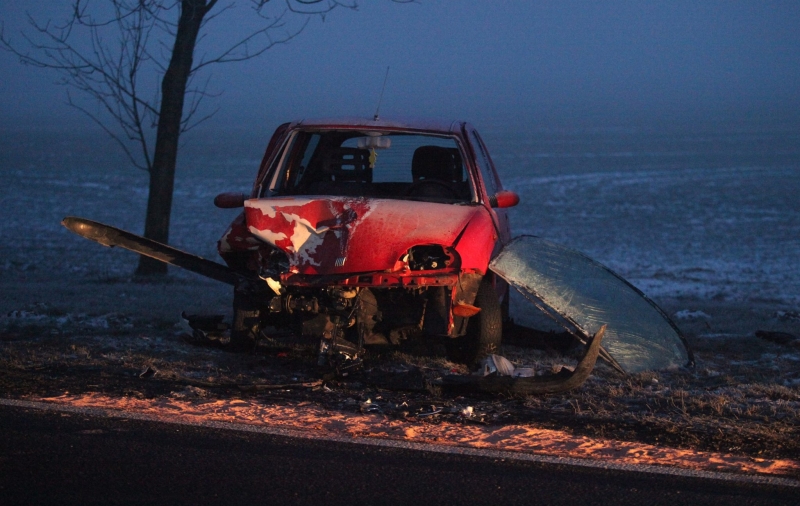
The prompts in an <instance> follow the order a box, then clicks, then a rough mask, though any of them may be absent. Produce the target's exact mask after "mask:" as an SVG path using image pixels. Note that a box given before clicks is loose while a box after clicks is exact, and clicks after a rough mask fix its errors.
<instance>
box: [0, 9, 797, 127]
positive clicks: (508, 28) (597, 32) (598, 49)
mask: <svg viewBox="0 0 800 506" xmlns="http://www.w3.org/2000/svg"><path fill="white" fill-rule="evenodd" d="M61 3H63V4H68V3H69V2H67V1H66V0H64V1H63V2H61ZM54 4H56V5H55V6H54ZM239 4H240V6H242V5H245V4H246V2H245V1H244V0H239ZM359 4H360V8H359V10H358V11H357V12H353V11H350V10H346V9H338V10H336V11H335V12H332V13H330V14H329V15H328V16H326V18H325V20H324V22H323V21H322V20H321V19H317V18H315V19H313V20H312V21H311V22H310V23H309V25H308V26H307V28H306V29H305V31H304V32H303V33H302V34H300V35H299V36H298V37H297V38H295V39H294V40H292V41H290V42H289V43H287V44H283V45H279V46H276V47H274V48H273V49H271V50H269V51H268V52H267V53H265V54H264V55H263V56H262V57H260V58H258V59H256V60H253V61H249V62H245V63H241V64H229V65H225V66H217V67H214V68H213V69H212V71H211V73H210V74H204V75H203V77H204V78H205V77H209V75H210V84H209V90H210V91H212V92H217V93H221V96H220V97H218V98H216V99H212V100H211V101H210V102H208V103H207V107H208V108H209V110H211V109H212V108H216V107H219V108H220V110H219V112H218V113H217V115H216V116H215V117H214V119H213V120H212V121H211V122H210V123H209V124H207V125H206V126H207V127H212V128H213V127H221V126H229V125H250V124H259V123H267V124H270V125H274V124H277V123H278V122H279V121H282V120H287V119H295V118H301V117H320V116H321V117H328V116H335V115H350V116H352V115H359V116H371V115H372V114H373V113H374V112H375V108H376V105H377V102H378V96H379V94H380V89H381V84H382V82H383V78H384V73H385V70H386V67H387V66H390V67H391V70H390V74H389V80H388V84H387V86H386V92H385V96H384V99H383V104H382V106H381V115H382V116H384V117H391V116H394V115H402V116H434V117H443V118H464V119H471V120H473V121H475V122H476V123H479V122H481V121H501V122H503V121H508V122H525V123H528V122H536V121H545V122H546V121H556V122H565V123H570V122H588V123H592V122H594V123H599V124H603V123H609V122H610V123H618V124H625V123H626V121H629V120H630V121H633V120H638V119H642V118H644V119H646V118H663V117H668V118H679V119H681V118H682V119H687V118H689V119H691V118H721V119H725V118H726V117H730V116H734V117H747V116H751V115H756V116H758V115H760V116H764V117H766V118H771V117H775V118H783V117H787V118H791V119H796V118H797V117H798V116H800V113H799V111H800V97H799V95H800V94H798V90H799V89H800V29H799V28H798V27H800V2H797V1H794V0H788V1H767V0H764V1H752V2H738V1H732V0H728V1H679V0H674V1H663V2H662V1H609V2H593V1H551V2H533V1H531V2H528V1H511V0H509V1H498V2H486V1H483V2H481V1H477V0H438V1H436V0H419V1H418V2H417V3H414V4H406V5H400V4H395V3H392V2H390V1H388V0H361V1H360V2H359ZM59 8H60V9H62V10H61V12H63V7H61V6H58V5H57V3H56V2H49V1H44V0H36V1H26V2H13V3H12V2H10V1H2V2H1V3H0V19H1V20H2V21H3V23H4V26H5V31H6V34H7V35H10V36H12V37H13V38H14V39H15V40H17V41H19V40H20V37H19V30H20V29H24V28H25V22H24V12H25V10H26V9H27V10H28V11H29V12H30V13H31V14H32V15H33V16H34V17H36V18H37V19H40V20H42V21H44V20H46V19H48V18H50V17H57V14H58V12H57V11H58V9H59ZM234 14H235V13H234ZM292 22H295V21H292ZM246 23H247V21H246V20H243V19H242V18H241V17H237V16H235V15H234V16H231V17H222V18H220V19H217V20H215V21H214V24H212V25H210V26H209V36H208V37H207V38H206V39H204V40H203V42H202V44H203V45H201V47H200V51H209V50H211V49H213V48H214V47H216V46H217V45H219V46H221V45H222V44H224V43H225V41H230V40H233V39H234V38H235V37H236V36H237V34H241V33H242V30H243V28H242V27H243V25H244V24H246ZM0 72H2V74H1V75H2V76H3V78H2V80H0V101H2V110H3V114H2V119H1V120H0V126H4V127H9V126H15V125H23V126H25V125H28V126H41V125H50V126H52V125H53V124H57V123H58V124H60V123H63V124H69V125H78V126H80V125H88V124H90V123H89V120H87V119H85V118H84V117H82V116H81V113H79V112H77V111H75V110H74V109H71V108H69V107H68V106H66V105H65V101H66V92H65V88H64V87H61V86H56V85H54V84H53V83H54V81H56V80H57V75H56V74H55V73H54V72H52V71H47V70H42V69H35V68H30V67H24V66H22V65H20V64H19V63H18V61H17V59H16V58H15V57H14V56H13V55H11V54H9V53H6V52H4V51H0Z"/></svg>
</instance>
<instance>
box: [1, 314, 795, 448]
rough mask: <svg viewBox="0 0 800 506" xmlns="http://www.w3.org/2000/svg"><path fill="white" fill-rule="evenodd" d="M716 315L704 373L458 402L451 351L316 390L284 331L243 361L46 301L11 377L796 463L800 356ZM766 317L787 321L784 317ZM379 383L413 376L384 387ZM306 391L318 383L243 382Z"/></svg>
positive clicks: (561, 361)
mask: <svg viewBox="0 0 800 506" xmlns="http://www.w3.org/2000/svg"><path fill="white" fill-rule="evenodd" d="M706 311H707V310H706ZM713 316H714V318H713V320H711V322H712V324H711V325H714V327H713V328H709V327H710V325H708V324H707V323H708V320H706V319H700V320H697V319H690V320H685V321H683V320H681V322H682V323H680V325H682V326H686V328H687V329H689V330H690V332H689V333H688V337H689V339H690V343H691V345H692V347H693V349H694V352H695V356H696V362H697V365H696V367H695V368H693V369H684V368H679V369H675V370H672V371H657V372H644V373H639V374H632V375H628V376H623V375H621V374H619V373H617V372H616V371H614V370H613V369H611V368H610V367H608V366H606V365H605V364H603V363H602V362H598V365H597V366H596V368H595V370H594V372H593V374H592V376H591V377H590V378H589V380H588V381H587V382H586V383H585V384H584V385H583V386H582V387H581V388H579V389H577V390H574V391H572V392H568V393H565V394H559V395H545V396H528V397H510V396H505V395H497V396H487V395H472V396H471V395H461V396H452V395H449V394H444V393H442V392H441V391H440V390H439V389H437V388H436V386H435V383H436V380H437V379H440V378H441V377H442V376H444V375H446V374H467V373H468V372H469V370H468V368H467V367H466V366H464V365H463V364H459V363H456V362H452V361H450V360H448V359H447V358H446V356H445V354H444V351H443V349H441V347H440V348H437V347H435V346H432V347H428V348H424V349H413V348H411V349H403V350H401V351H394V352H383V353H378V352H370V353H369V354H368V355H367V360H366V367H365V369H364V372H363V373H360V374H354V375H352V376H351V377H348V378H340V379H337V380H331V381H327V382H325V383H324V384H318V383H312V382H314V381H315V380H318V379H319V374H318V371H317V369H316V367H315V363H316V343H315V342H313V340H307V341H302V340H298V339H295V338H292V337H291V336H289V335H281V334H275V335H273V336H271V337H270V338H269V339H265V340H263V341H262V343H261V344H260V346H259V347H258V348H257V349H256V350H255V351H254V352H252V353H249V354H233V353H227V352H225V351H223V350H221V349H217V348H213V347H208V346H206V347H198V346H194V345H191V344H189V343H188V342H187V341H186V340H185V339H184V337H183V336H182V335H181V330H180V327H179V326H178V325H177V318H175V321H174V322H172V323H170V322H163V321H160V320H158V321H157V320H154V319H152V318H148V317H147V315H130V314H124V313H119V312H106V311H100V312H99V314H91V313H83V312H70V311H63V310H60V309H57V307H56V306H55V305H45V304H35V305H31V306H27V307H20V308H19V309H15V310H12V311H10V312H8V313H7V314H5V315H3V316H1V317H0V371H2V372H3V375H2V376H0V381H2V382H3V384H2V387H3V388H4V389H5V391H6V392H7V395H11V396H26V395H31V394H38V395H43V394H48V395H58V394H63V393H64V392H65V391H69V392H72V393H75V392H93V391H101V392H105V393H107V394H114V395H123V396H132V397H136V398H165V399H166V398H172V399H184V400H192V402H211V401H213V400H214V399H217V400H219V399H231V398H238V397H242V396H244V397H248V398H250V399H255V400H257V401H258V402H263V403H267V404H269V403H275V402H278V403H304V402H310V403H312V404H314V405H318V406H322V407H324V408H326V409H330V410H334V411H344V412H350V411H352V412H361V413H364V412H368V413H375V414H379V415H381V416H386V417H389V418H392V419H400V420H402V419H406V418H412V419H414V420H424V421H426V423H428V422H429V423H440V422H443V421H449V422H453V423H467V424H483V425H497V426H502V425H504V424H509V423H516V424H518V423H527V424H533V425H535V426H539V427H543V428H554V429H559V430H567V431H572V432H573V433H575V434H584V435H590V436H598V437H606V438H613V439H619V440H628V441H641V442H647V443H651V444H664V445H668V446H676V447H684V448H700V449H706V450H714V451H724V452H733V453H741V454H745V455H752V456H770V457H787V456H788V457H796V455H798V454H800V437H798V436H800V353H798V350H797V349H796V348H793V347H789V346H781V345H779V344H777V343H773V342H768V341H765V340H763V339H759V338H756V337H755V336H754V335H753V334H750V335H743V334H742V333H737V332H736V331H735V329H734V330H731V329H726V328H722V327H720V328H717V326H718V325H721V324H720V320H721V319H722V318H720V317H718V316H717V313H714V315H713ZM768 318H772V319H773V320H774V321H775V322H778V323H781V324H783V323H785V322H783V320H778V318H779V316H778V315H776V314H774V311H773V312H772V313H770V315H769V317H768ZM765 321H772V320H769V319H768V320H765ZM782 328H784V327H782ZM784 330H785V328H784ZM789 330H792V329H791V328H790V329H789ZM521 344H524V343H517V345H510V344H509V345H504V346H503V347H502V348H501V349H500V350H498V352H499V354H500V355H502V356H504V357H506V358H507V359H508V360H510V361H511V363H512V364H513V365H514V366H515V367H524V366H533V367H534V368H535V370H536V371H537V374H541V373H549V372H551V371H556V370H558V369H560V368H561V367H571V366H574V365H575V363H576V361H577V358H578V357H579V355H580V351H581V348H580V346H575V347H572V348H569V349H567V350H566V351H565V352H561V351H558V350H554V349H534V348H531V347H528V346H523V345H521ZM378 376H381V377H384V378H385V377H389V378H390V379H391V378H397V377H403V378H410V379H412V380H413V381H410V380H409V381H406V382H398V381H388V382H387V381H383V382H379V381H377V380H376V377H378ZM301 383H309V384H313V385H314V388H302V389H291V388H279V389H261V390H259V389H250V390H243V389H242V388H240V385H243V386H246V385H262V386H269V385H293V384H301Z"/></svg>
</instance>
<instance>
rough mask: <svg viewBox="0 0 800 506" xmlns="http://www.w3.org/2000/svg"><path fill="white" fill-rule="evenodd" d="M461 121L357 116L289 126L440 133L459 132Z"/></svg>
mask: <svg viewBox="0 0 800 506" xmlns="http://www.w3.org/2000/svg"><path fill="white" fill-rule="evenodd" d="M463 124H464V122H463V121H443V120H435V119H419V118H410V119H407V118H403V119H388V120H387V119H383V118H379V119H374V118H359V117H340V118H306V119H301V120H298V121H295V122H293V123H292V125H291V127H290V128H302V127H315V128H324V129H328V128H347V129H350V128H366V129H370V128H374V129H376V130H394V129H397V130H412V131H420V132H432V133H440V134H454V133H459V131H460V130H461V126H462V125H463Z"/></svg>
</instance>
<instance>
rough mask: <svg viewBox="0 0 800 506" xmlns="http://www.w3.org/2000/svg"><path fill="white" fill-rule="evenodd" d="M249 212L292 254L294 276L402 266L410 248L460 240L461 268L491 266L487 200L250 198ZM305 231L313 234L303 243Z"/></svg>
mask: <svg viewBox="0 0 800 506" xmlns="http://www.w3.org/2000/svg"><path fill="white" fill-rule="evenodd" d="M245 213H246V216H247V224H248V225H249V227H250V228H249V230H250V232H252V233H253V234H255V235H256V236H258V237H259V238H260V239H262V240H265V241H267V242H270V243H272V244H274V245H275V246H276V247H278V248H280V249H282V250H283V251H285V252H286V253H287V255H288V256H289V259H290V262H291V269H290V271H291V272H292V273H293V274H302V275H308V274H326V275H327V274H346V273H354V272H375V271H389V272H391V271H398V270H402V268H404V267H405V264H404V263H402V262H398V261H399V260H400V259H401V258H402V257H403V256H404V255H405V254H406V252H407V251H408V249H409V248H411V247H412V246H417V245H423V244H441V245H443V246H452V245H454V244H456V242H458V245H456V250H457V251H458V253H459V254H460V255H461V268H462V269H464V270H478V271H480V272H485V269H486V265H487V264H488V261H489V258H488V255H489V254H490V253H491V250H492V247H493V245H494V244H493V242H494V241H490V240H489V238H490V236H491V234H492V233H493V225H492V220H491V217H490V216H489V214H488V212H487V211H486V209H485V208H484V207H482V206H453V205H449V204H436V203H430V202H413V201H403V200H390V199H353V198H345V197H330V198H325V199H319V198H317V199H311V200H309V199H308V198H306V197H296V198H280V199H253V200H249V201H247V202H246V203H245ZM468 225H469V226H468ZM465 229H466V231H465ZM462 232H466V233H467V234H468V236H469V237H470V240H474V239H473V238H474V237H475V236H476V235H477V234H480V233H481V232H482V233H483V238H482V240H481V241H480V243H481V244H479V245H477V246H475V245H469V246H468V245H467V244H468V243H466V242H464V240H463V236H462V238H461V239H460V240H459V236H460V235H462ZM305 233H308V234H309V239H308V240H307V241H306V242H305V243H303V244H299V243H300V239H301V238H302V237H301V236H302V235H303V234H305ZM296 247H297V250H295V248H296ZM342 258H344V259H345V260H344V264H343V265H337V264H336V262H337V259H342Z"/></svg>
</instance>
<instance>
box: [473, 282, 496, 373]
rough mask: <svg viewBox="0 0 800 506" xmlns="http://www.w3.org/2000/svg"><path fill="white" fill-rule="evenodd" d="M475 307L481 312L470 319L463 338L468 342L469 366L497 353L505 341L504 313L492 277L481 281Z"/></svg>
mask: <svg viewBox="0 0 800 506" xmlns="http://www.w3.org/2000/svg"><path fill="white" fill-rule="evenodd" d="M475 305H476V306H477V307H479V308H480V310H481V311H480V313H478V314H476V315H475V316H472V317H470V319H469V322H468V323H467V333H466V335H465V336H464V338H463V339H464V340H465V341H466V342H465V343H464V345H465V346H464V347H465V352H466V353H465V357H464V358H465V359H466V360H465V361H466V363H468V364H477V363H478V362H479V361H480V360H482V359H483V358H485V357H486V356H487V355H490V354H492V353H497V351H498V350H499V349H500V343H501V341H502V339H503V312H502V308H501V307H500V301H499V300H498V298H497V292H496V291H495V289H494V286H492V278H491V276H489V275H487V276H484V278H483V280H481V284H480V285H479V286H478V294H477V295H476V296H475Z"/></svg>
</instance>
